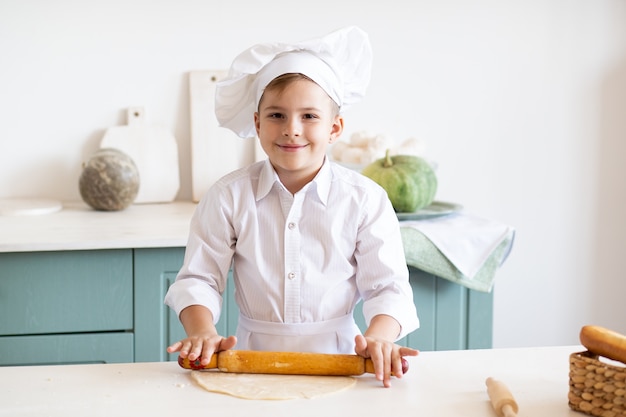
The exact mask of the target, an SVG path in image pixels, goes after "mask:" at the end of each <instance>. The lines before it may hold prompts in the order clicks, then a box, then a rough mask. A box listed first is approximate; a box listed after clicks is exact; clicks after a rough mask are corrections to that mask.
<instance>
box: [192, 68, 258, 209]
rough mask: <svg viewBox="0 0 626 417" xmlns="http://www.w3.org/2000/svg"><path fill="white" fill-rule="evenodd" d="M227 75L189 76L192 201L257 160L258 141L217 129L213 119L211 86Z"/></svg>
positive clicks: (195, 72) (201, 73) (222, 73)
mask: <svg viewBox="0 0 626 417" xmlns="http://www.w3.org/2000/svg"><path fill="white" fill-rule="evenodd" d="M227 73H228V72H227V71H223V70H222V71H220V70H216V71H212V70H206V71H192V72H190V73H189V96H190V111H191V177H192V191H193V201H195V202H198V201H200V199H201V198H202V196H203V195H204V193H206V191H207V189H208V188H209V187H210V186H211V185H213V183H214V182H215V181H217V180H218V179H219V178H220V177H222V176H223V175H225V174H227V173H229V172H231V171H234V170H235V169H237V168H241V167H244V166H246V165H249V164H251V163H252V162H254V161H255V160H257V159H258V158H257V156H256V154H255V149H256V143H257V142H258V140H256V139H242V138H240V137H239V136H237V135H235V134H234V133H233V132H231V131H230V130H228V129H226V128H223V127H220V126H219V123H218V122H217V118H216V117H215V85H216V83H217V82H218V81H219V80H221V79H223V78H224V77H226V75H227ZM250 117H252V115H251V116H250ZM261 157H264V155H263V156H261Z"/></svg>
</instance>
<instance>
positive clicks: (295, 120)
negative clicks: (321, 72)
mask: <svg viewBox="0 0 626 417" xmlns="http://www.w3.org/2000/svg"><path fill="white" fill-rule="evenodd" d="M254 122H255V126H256V131H257V135H258V136H259V140H260V143H261V147H262V148H263V150H264V151H265V153H266V154H267V155H268V157H269V160H270V162H271V163H272V166H273V167H274V169H275V170H276V173H277V174H278V176H279V178H280V180H281V181H282V183H283V185H284V186H285V187H287V189H288V190H289V191H291V192H292V193H296V192H297V191H298V190H300V189H301V188H302V187H303V186H304V185H305V184H306V183H308V182H309V181H311V180H312V179H313V178H314V177H315V175H316V174H317V172H318V171H319V169H320V168H321V166H322V163H323V162H324V158H325V156H326V150H327V148H328V145H329V144H330V143H332V142H334V141H335V139H337V138H338V137H339V135H340V134H341V132H342V130H343V119H342V118H341V116H339V115H337V114H335V112H334V106H333V102H332V100H331V99H330V97H328V95H327V94H326V92H325V91H324V90H323V89H322V88H321V87H319V86H318V85H317V84H315V83H314V82H312V81H308V80H305V79H301V80H298V81H294V82H291V83H290V84H288V85H286V86H285V88H284V89H282V90H277V89H267V90H266V91H265V92H264V94H263V97H262V98H261V102H260V104H259V112H257V113H255V114H254Z"/></svg>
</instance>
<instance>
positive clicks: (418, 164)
mask: <svg viewBox="0 0 626 417" xmlns="http://www.w3.org/2000/svg"><path fill="white" fill-rule="evenodd" d="M362 174H363V175H365V176H366V177H369V178H371V179H372V180H374V181H375V182H377V183H378V184H379V185H380V186H381V187H383V188H384V189H385V191H387V195H388V196H389V200H391V205H392V206H393V208H394V210H395V211H396V212H398V213H412V212H414V211H417V210H419V209H421V208H424V207H426V206H428V205H430V204H431V203H432V202H433V199H434V198H435V193H436V192H437V177H436V176H435V171H433V168H432V167H431V166H430V164H429V163H428V162H426V161H425V160H424V159H422V158H420V157H418V156H413V155H395V156H390V155H389V150H387V153H386V155H385V157H384V158H381V159H379V160H377V161H374V162H372V163H371V164H369V165H368V166H366V167H365V168H364V169H363V171H362Z"/></svg>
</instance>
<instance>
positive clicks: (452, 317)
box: [355, 267, 493, 351]
mask: <svg viewBox="0 0 626 417" xmlns="http://www.w3.org/2000/svg"><path fill="white" fill-rule="evenodd" d="M409 280H410V283H411V288H412V289H413V302H414V303H415V307H416V308H417V314H418V316H419V319H420V327H419V329H417V330H415V331H414V332H413V333H411V334H409V335H407V336H406V337H405V338H404V339H402V340H399V341H398V343H399V344H401V345H404V346H409V347H412V348H415V349H419V350H423V351H433V350H458V349H481V348H491V345H492V326H493V325H492V321H493V295H492V294H488V293H482V292H479V291H474V290H470V289H468V288H466V287H463V286H461V285H458V284H455V283H453V282H451V281H448V280H446V279H443V278H439V277H437V276H434V275H432V274H429V273H428V272H424V271H421V270H419V269H416V268H413V267H409ZM355 318H356V321H357V324H358V325H359V327H360V328H361V330H363V331H364V330H365V328H366V327H365V320H364V319H363V313H362V308H361V304H359V305H358V306H357V309H356V310H355Z"/></svg>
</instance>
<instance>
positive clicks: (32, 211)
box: [0, 198, 63, 216]
mask: <svg viewBox="0 0 626 417" xmlns="http://www.w3.org/2000/svg"><path fill="white" fill-rule="evenodd" d="M62 208H63V204H62V203H61V202H60V201H57V200H51V199H47V198H0V216H36V215H40V214H50V213H54V212H57V211H59V210H61V209H62Z"/></svg>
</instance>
